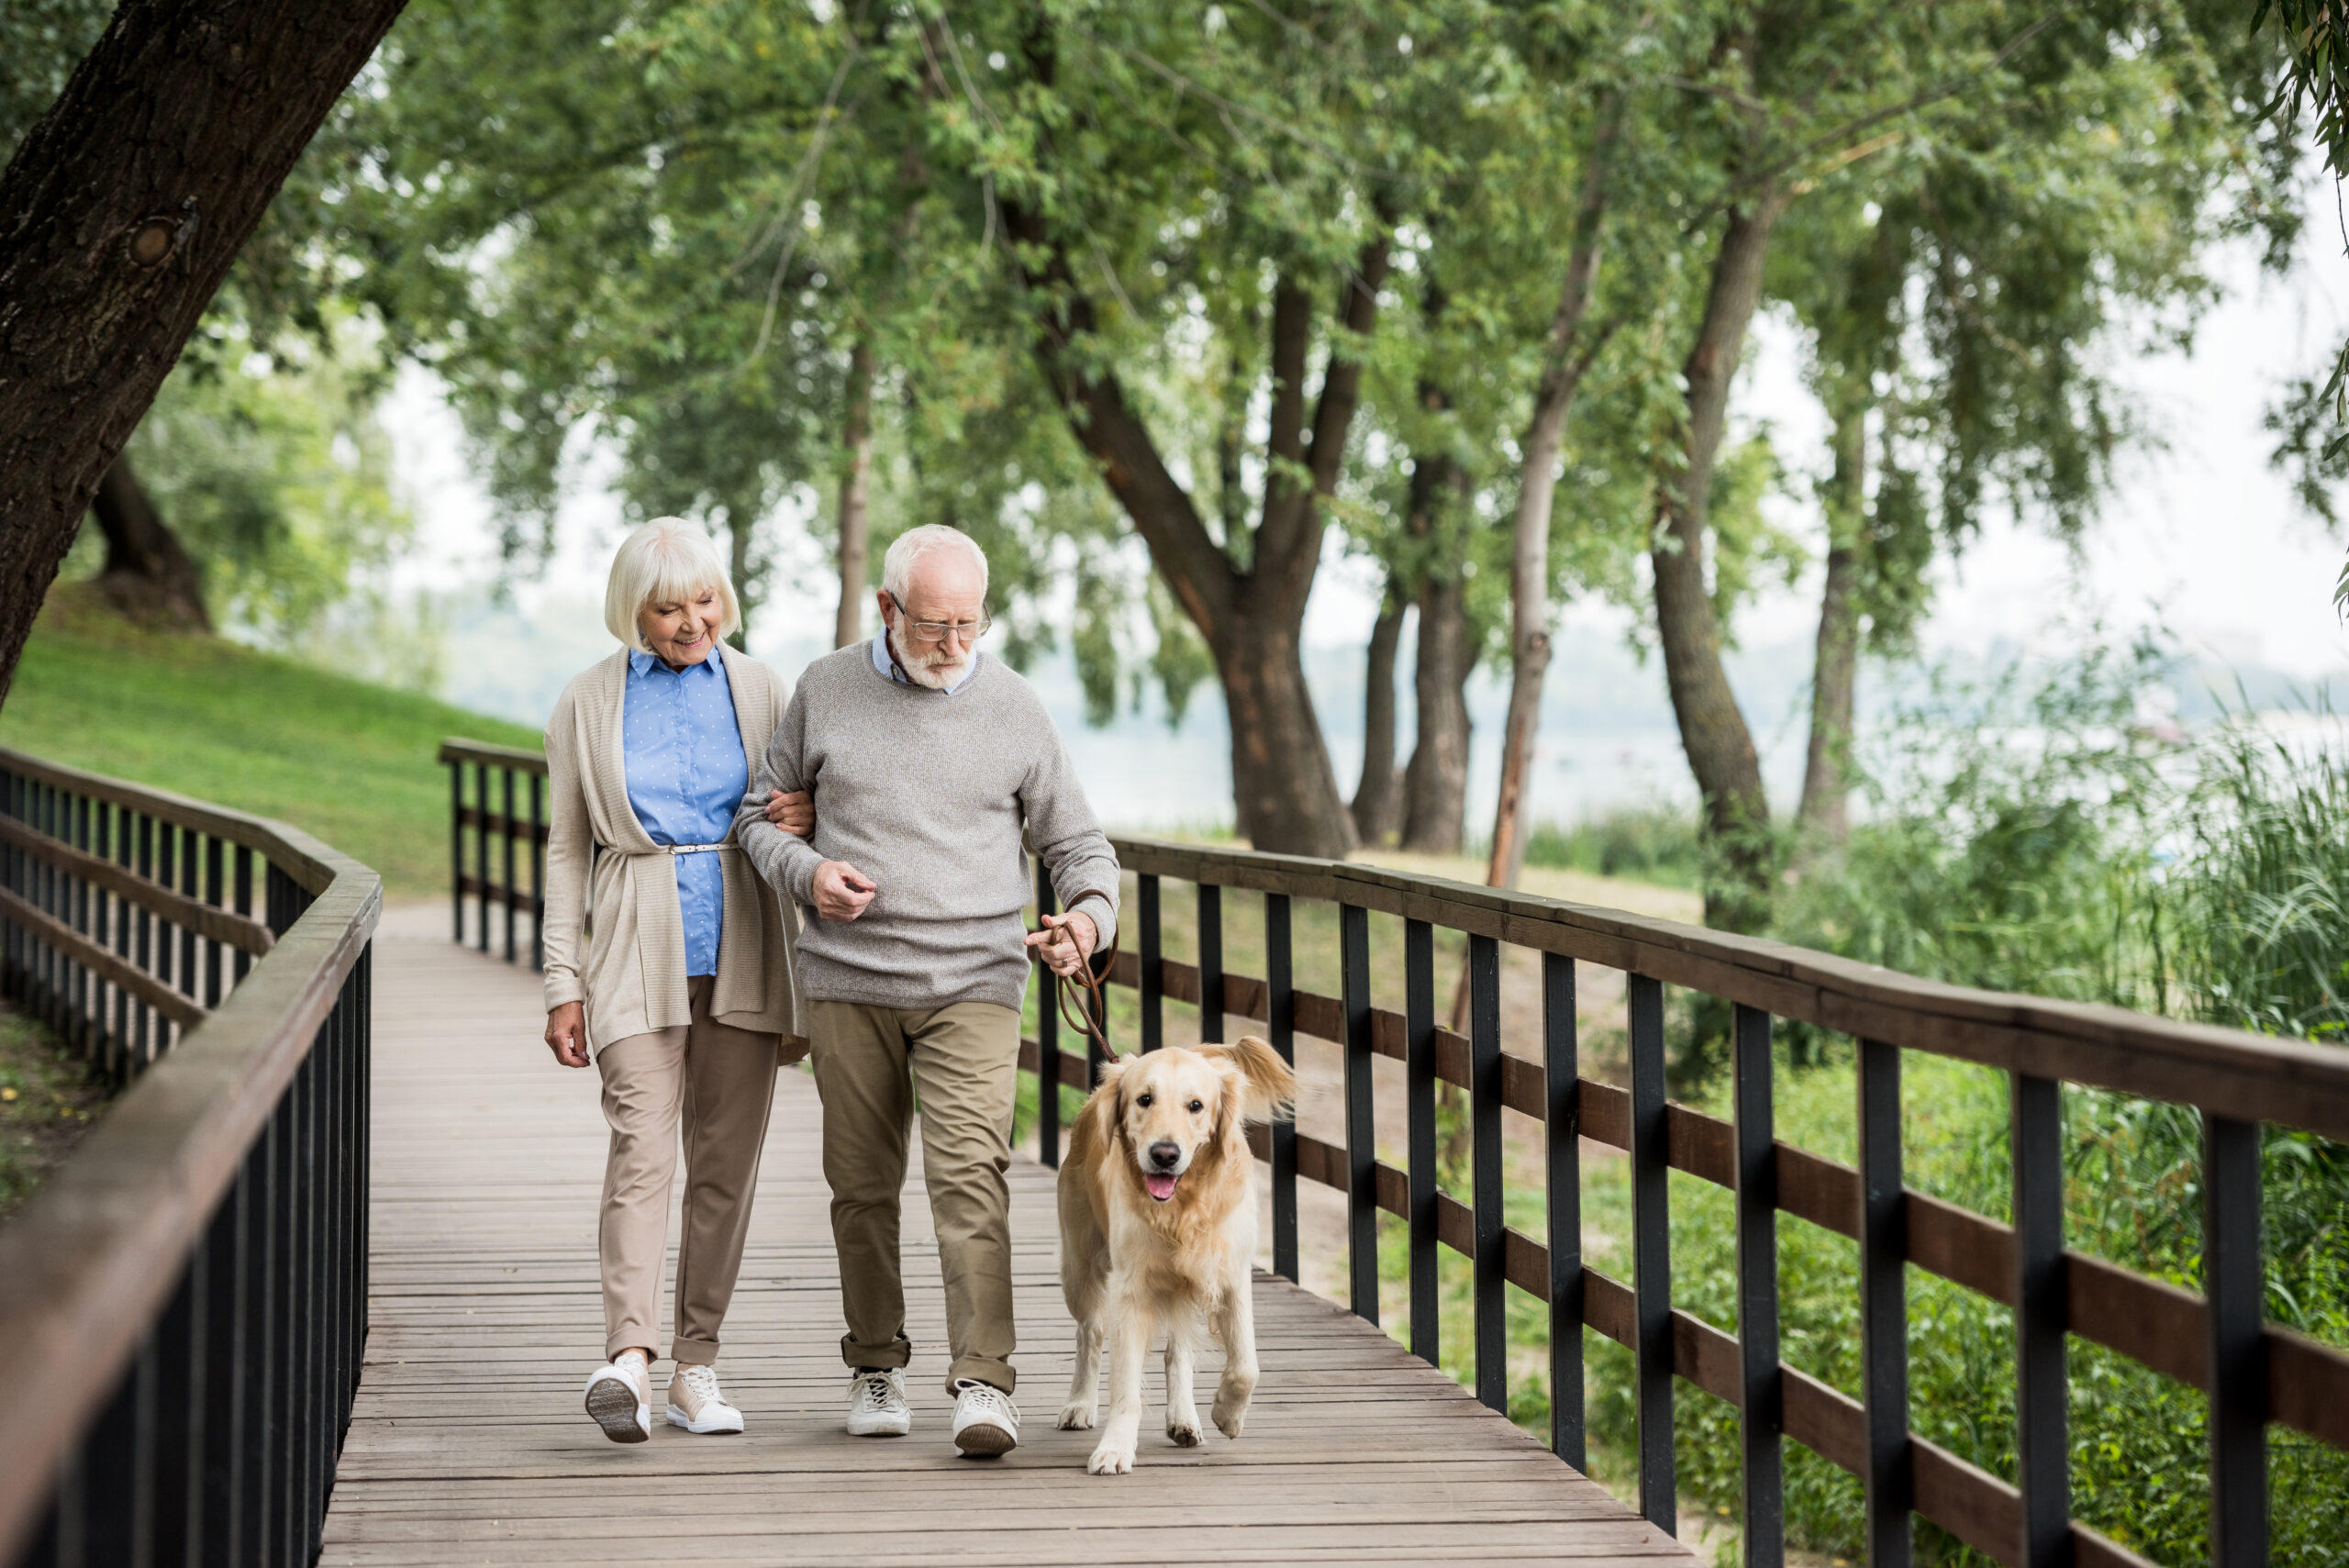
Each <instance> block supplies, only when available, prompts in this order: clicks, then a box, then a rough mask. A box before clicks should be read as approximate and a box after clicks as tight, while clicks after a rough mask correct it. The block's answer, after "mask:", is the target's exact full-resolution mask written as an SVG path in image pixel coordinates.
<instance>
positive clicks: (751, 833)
mask: <svg viewBox="0 0 2349 1568" xmlns="http://www.w3.org/2000/svg"><path fill="white" fill-rule="evenodd" d="M806 694H807V683H806V682H805V681H802V682H801V683H800V684H799V688H798V690H796V691H795V692H793V693H792V694H791V705H790V706H788V707H786V708H785V709H784V710H783V722H782V723H780V724H778V725H776V726H775V727H774V735H773V736H771V737H770V738H769V739H768V740H767V750H766V754H765V755H764V756H763V757H762V758H760V760H759V766H758V768H757V770H756V771H755V772H754V773H752V774H751V789H750V793H749V794H747V795H744V796H743V797H742V804H741V805H740V806H739V807H737V808H736V810H735V812H734V841H735V842H736V843H738V844H740V845H741V846H742V852H743V854H745V855H747V856H749V857H750V861H751V865H752V866H754V867H756V868H757V870H758V873H759V874H760V875H761V876H763V877H764V878H766V879H767V883H768V885H770V886H772V887H773V888H774V890H775V891H776V892H778V893H780V894H782V895H784V896H785V898H788V899H790V900H791V901H792V902H793V903H795V904H799V905H811V904H813V903H815V902H816V893H815V882H816V868H817V867H818V866H819V865H821V864H823V863H824V857H823V856H821V855H819V854H818V853H817V852H816V850H815V847H814V846H813V845H811V844H810V843H808V841H807V840H805V839H802V838H800V837H799V836H797V835H796V834H793V833H786V832H785V831H784V830H783V829H782V828H778V827H776V826H775V825H774V823H772V822H770V821H768V820H767V815H766V813H767V796H768V793H769V792H770V791H772V790H778V789H779V790H785V791H792V790H802V789H808V788H811V787H812V786H813V781H812V780H810V779H808V778H807V706H806Z"/></svg>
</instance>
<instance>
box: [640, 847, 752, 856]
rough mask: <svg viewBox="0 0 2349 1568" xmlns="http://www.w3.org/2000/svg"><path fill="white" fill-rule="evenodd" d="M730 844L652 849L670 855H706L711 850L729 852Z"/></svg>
mask: <svg viewBox="0 0 2349 1568" xmlns="http://www.w3.org/2000/svg"><path fill="white" fill-rule="evenodd" d="M733 847H734V846H733V845H731V844H655V845H654V846H653V848H654V849H656V850H659V851H661V852H662V853H663V854H670V855H706V854H707V853H709V852H710V851H712V850H730V849H732V848H733Z"/></svg>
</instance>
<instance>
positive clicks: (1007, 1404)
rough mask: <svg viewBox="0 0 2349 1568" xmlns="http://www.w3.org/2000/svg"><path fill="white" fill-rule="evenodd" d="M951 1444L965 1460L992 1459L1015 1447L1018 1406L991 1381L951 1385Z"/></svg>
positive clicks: (973, 1379) (973, 1381) (968, 1379)
mask: <svg viewBox="0 0 2349 1568" xmlns="http://www.w3.org/2000/svg"><path fill="white" fill-rule="evenodd" d="M954 1446H955V1447H956V1448H959V1449H961V1450H962V1451H963V1457H964V1458H965V1459H993V1458H995V1457H996V1456H997V1455H998V1454H1006V1453H1009V1452H1010V1451H1012V1450H1013V1449H1015V1448H1018V1447H1019V1406H1017V1405H1014V1404H1013V1403H1012V1402H1011V1396H1010V1395H1008V1394H1006V1393H1005V1392H1004V1391H1003V1390H1002V1389H1000V1388H997V1387H996V1385H994V1384H992V1383H981V1382H979V1381H978V1380H977V1379H975V1378H969V1377H966V1378H963V1380H962V1381H961V1382H959V1383H957V1384H955V1385H954Z"/></svg>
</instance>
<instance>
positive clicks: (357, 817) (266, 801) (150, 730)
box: [0, 599, 539, 896]
mask: <svg viewBox="0 0 2349 1568" xmlns="http://www.w3.org/2000/svg"><path fill="white" fill-rule="evenodd" d="M449 735H468V736H471V737H473V739H475V740H492V741H497V742H500V743H502V744H506V745H513V746H533V747H535V746H536V745H538V744H539V736H538V734H537V732H536V731H534V730H531V729H529V728H525V727H523V726H521V725H518V724H509V723H507V722H506V721H504V720H502V719H495V718H488V717H484V716H482V715H480V714H476V713H468V712H466V711H465V710H464V709H462V708H457V707H451V706H449V705H448V704H446V703H442V702H436V701H434V700H433V699H431V698H430V697H427V696H422V695H417V694H415V693H412V692H401V691H395V690H393V689H391V688H389V687H386V686H378V685H371V684H368V683H366V682H364V681H354V680H351V679H349V678H347V677H345V676H341V675H337V674H333V673H329V672H327V671H324V670H320V669H317V668H314V667H312V666H310V665H307V664H304V663H302V662H299V661H297V660H293V659H288V658H284V657H281V656H279V655H276V654H271V653H263V652H260V651H255V650H253V649H250V648H245V647H241V646H239V645H238V644H236V643H232V642H228V641H224V640H221V639H215V638H203V637H178V636H165V635H160V634H156V633H150V632H143V631H139V630H138V629H136V628H131V627H129V626H128V625H126V624H124V623H123V622H121V621H119V620H116V619H114V618H113V617H106V616H104V615H101V614H98V613H95V612H93V611H89V610H86V609H83V608H82V607H81V606H77V605H75V604H74V603H73V602H72V600H71V599H68V600H67V602H66V603H65V604H64V605H62V606H60V605H57V604H55V603H54V602H53V603H52V605H51V606H50V609H49V610H47V611H45V612H44V613H43V615H42V617H41V620H40V623H39V625H38V626H37V627H36V628H34V630H33V635H32V639H31V640H30V641H29V642H28V643H27V644H26V647H25V653H24V659H23V662H21V663H19V664H18V665H17V674H16V680H15V684H13V686H12V687H11V688H10V690H9V692H8V695H7V698H6V705H5V706H0V745H5V746H9V747H14V748H16V749H17V750H18V751H30V752H32V753H34V754H35V755H37V756H40V757H45V758H48V759H49V760H50V761H52V762H63V763H67V764H69V765H71V766H73V767H78V768H88V769H92V770H94V771H95V772H98V773H110V774H113V775H115V776H116V777H117V778H125V779H130V780H134V781H136V782H138V783H140V784H155V785H159V786H161V787H163V788H166V789H172V790H176V791H178V792H179V793H180V794H182V795H195V796H197V797H198V798H200V799H204V800H208V801H212V802H215V803H217V804H218V805H221V806H235V807H237V808H238V809H239V810H244V811H251V812H257V813H259V814H260V815H262V816H264V817H277V818H280V819H282V820H284V821H286V822H290V823H293V824H294V825H295V827H297V828H303V829H305V830H306V831H308V832H310V833H313V834H316V835H317V837H318V838H320V839H323V840H326V842H328V844H331V845H333V846H334V847H335V848H336V849H338V850H340V851H342V852H343V853H345V854H347V855H351V856H352V857H354V858H355V859H358V860H360V861H362V862H365V863H367V864H368V865H370V866H373V867H374V868H375V870H376V871H378V872H379V873H382V874H383V878H384V891H385V892H386V893H387V894H389V895H393V896H399V895H423V894H427V893H431V892H436V891H443V890H445V889H446V888H447V887H448V885H449V862H448V852H449V851H448V844H449V774H448V770H447V769H445V768H443V767H441V766H440V765H439V764H438V763H436V762H434V761H433V756H434V754H435V752H436V751H438V750H439V747H440V740H441V739H442V738H443V737H444V736H449Z"/></svg>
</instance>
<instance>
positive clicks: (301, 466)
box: [84, 321, 412, 646]
mask: <svg viewBox="0 0 2349 1568" xmlns="http://www.w3.org/2000/svg"><path fill="white" fill-rule="evenodd" d="M205 334H206V339H207V348H206V352H204V353H202V354H199V355H195V356H192V357H190V358H187V359H184V360H183V361H181V363H180V365H179V367H178V368H177V369H175V370H174V371H173V373H172V374H171V376H170V377H169V378H168V379H167V380H166V381H165V382H164V383H163V386H162V389H161V392H159V393H158V394H157V395H156V398H155V402H154V406H152V407H150V409H149V410H148V412H147V417H145V418H144V419H142V420H141V421H140V422H139V428H138V429H137V430H136V431H134V432H133V433H132V436H131V439H130V441H129V444H128V446H127V447H126V448H125V449H124V450H125V452H126V454H127V455H128V458H129V460H130V462H131V464H132V467H133V469H134V471H135V472H136V473H138V475H139V482H140V483H141V484H143V485H145V486H146V489H147V492H148V494H149V495H150V496H151V497H152V498H153V499H154V502H155V505H156V507H157V509H158V510H159V511H160V512H161V514H162V516H163V517H164V519H165V522H166V523H167V525H168V526H169V527H170V528H172V530H173V532H174V533H175V534H177V535H178V536H179V539H180V542H181V543H182V544H183V545H184V546H185V547H186V549H187V550H188V552H189V554H191V555H193V556H194V557H195V560H196V562H197V563H198V564H199V566H200V567H201V568H202V570H203V573H204V585H205V598H206V602H207V604H208V605H209V606H210V607H211V609H212V610H213V612H214V614H215V615H216V617H217V618H218V619H219V620H221V621H222V622H223V623H225V624H227V625H229V626H232V627H239V628H244V629H247V630H249V631H250V632H252V633H254V634H256V635H258V636H260V637H261V638H262V639H265V640H268V641H271V642H273V643H276V644H279V645H282V646H283V645H291V644H293V643H295V642H296V641H298V640H299V639H301V638H302V637H303V636H304V634H306V633H307V632H310V631H311V630H313V629H314V628H317V624H318V622H319V619H320V617H322V616H324V615H325V613H326V612H327V610H328V608H329V607H331V606H334V605H336V604H338V603H340V601H342V600H343V599H344V598H345V597H346V596H347V595H348V594H349V593H350V591H351V586H352V580H353V577H354V575H358V574H363V573H366V572H368V571H369V570H370V569H372V568H375V567H380V566H382V565H384V564H385V563H386V562H388V561H389V560H390V559H391V557H392V556H393V554H394V553H395V551H396V550H397V549H398V548H399V547H400V546H401V545H402V544H404V543H405V542H406V539H407V537H408V533H409V530H410V528H411V526H412V520H411V519H410V517H408V515H407V513H406V510H405V509H404V508H402V507H401V506H399V505H398V504H397V503H396V502H395V500H394V499H393V497H392V493H391V472H390V471H391V443H390V441H389V439H387V438H386V437H385V435H384V430H383V428H382V426H381V425H380V424H378V423H377V421H376V418H375V413H374V385H373V380H374V375H375V361H374V359H373V353H372V351H371V350H369V349H368V348H367V347H366V346H365V345H364V344H363V342H362V341H361V340H360V339H361V334H360V332H359V331H358V329H357V328H355V327H346V328H344V329H343V330H342V331H341V332H340V333H339V334H337V337H336V339H335V342H334V344H333V349H334V350H335V351H327V350H322V349H321V348H320V346H319V345H318V344H317V342H315V341H313V340H311V339H304V338H301V337H297V336H294V335H291V334H287V335H284V336H281V337H280V338H279V339H277V340H276V342H275V344H274V345H273V351H270V352H264V351H262V350H261V349H260V348H258V347H257V346H256V345H255V344H254V343H253V341H252V340H251V339H250V337H249V336H247V335H246V334H245V333H244V332H243V331H242V330H241V329H239V328H238V327H237V326H235V325H234V324H231V323H227V322H220V321H213V322H209V323H207V324H206V328H205ZM95 531H96V530H95V525H87V524H85V525H84V532H85V533H89V534H95Z"/></svg>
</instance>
